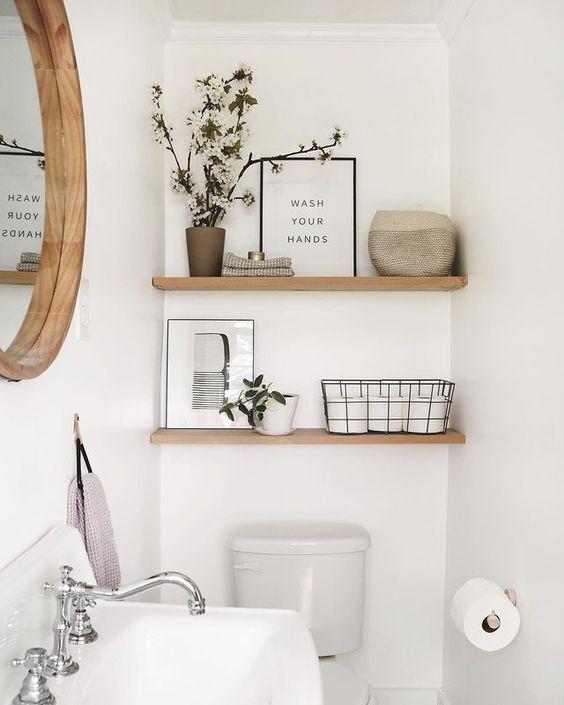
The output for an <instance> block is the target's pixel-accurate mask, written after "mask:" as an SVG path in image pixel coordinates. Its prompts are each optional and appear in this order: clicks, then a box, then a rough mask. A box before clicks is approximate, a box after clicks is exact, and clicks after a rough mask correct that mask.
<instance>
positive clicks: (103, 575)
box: [67, 472, 121, 588]
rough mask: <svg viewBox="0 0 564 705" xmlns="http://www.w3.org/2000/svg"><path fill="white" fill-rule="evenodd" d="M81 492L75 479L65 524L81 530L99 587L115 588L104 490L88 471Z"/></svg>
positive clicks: (117, 576) (113, 552)
mask: <svg viewBox="0 0 564 705" xmlns="http://www.w3.org/2000/svg"><path fill="white" fill-rule="evenodd" d="M82 486H83V491H82V492H81V491H80V488H79V486H78V483H77V481H76V478H74V479H73V480H72V481H71V483H70V485H69V491H68V495H67V524H69V526H74V527H75V529H78V530H79V531H80V534H81V536H82V539H83V541H84V545H85V547H86V553H87V554H88V559H89V560H90V565H91V566H92V570H93V571H94V577H95V578H96V582H97V583H98V585H103V586H104V587H110V588H115V587H119V586H120V584H121V572H120V568H119V559H118V555H117V551H116V544H115V539H114V530H113V528H112V518H111V515H110V510H109V508H108V503H107V501H106V495H105V493H104V488H103V487H102V483H101V482H100V480H99V479H98V477H97V476H96V475H95V474H94V473H91V472H88V473H83V474H82Z"/></svg>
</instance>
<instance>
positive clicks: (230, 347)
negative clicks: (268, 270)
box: [166, 318, 255, 428]
mask: <svg viewBox="0 0 564 705" xmlns="http://www.w3.org/2000/svg"><path fill="white" fill-rule="evenodd" d="M254 328H255V324H254V321H252V320H246V319H245V320H223V319H222V320H216V319H179V318H173V319H169V320H168V321H167V327H166V427H167V428H237V427H246V426H247V419H246V418H245V417H243V418H238V419H236V420H235V421H230V420H229V419H228V418H227V417H226V415H225V414H221V416H220V414H219V410H220V409H221V407H222V406H223V405H224V404H225V403H227V402H229V401H234V400H235V399H237V397H238V396H239V392H240V391H241V390H242V389H243V387H244V384H243V380H244V379H254ZM241 416H242V415H241Z"/></svg>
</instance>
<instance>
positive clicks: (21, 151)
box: [0, 0, 86, 380]
mask: <svg viewBox="0 0 564 705" xmlns="http://www.w3.org/2000/svg"><path fill="white" fill-rule="evenodd" d="M2 28H3V30H4V31H2V32H0V56H1V57H2V67H3V69H4V70H3V72H2V73H3V78H4V83H3V90H2V95H1V96H0V134H1V138H0V376H2V377H5V378H7V379H11V380H22V379H30V378H33V377H36V376H38V375H39V374H41V373H42V372H44V371H45V370H46V369H47V368H48V367H49V365H50V364H51V363H52V362H53V360H54V359H55V357H56V356H57V354H58V352H59V350H60V348H61V345H62V343H63V341H64V339H65V336H66V333H67V330H68V327H69V324H70V321H71V318H72V313H73V310H74V304H75V301H76V296H77V292H78V287H79V284H80V276H81V269H82V258H83V251H84V229H85V216H86V158H85V152H84V124H83V116H82V101H81V94H80V86H79V80H78V71H77V67H76V60H75V55H74V49H73V45H72V38H71V32H70V27H69V24H68V19H67V16H66V12H65V7H64V3H63V2H62V0H14V2H13V3H12V2H11V0H5V2H4V4H3V17H2Z"/></svg>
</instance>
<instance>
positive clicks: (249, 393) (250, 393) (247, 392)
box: [245, 389, 257, 399]
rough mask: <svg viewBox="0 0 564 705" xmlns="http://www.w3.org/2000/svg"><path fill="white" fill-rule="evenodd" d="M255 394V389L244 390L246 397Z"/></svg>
mask: <svg viewBox="0 0 564 705" xmlns="http://www.w3.org/2000/svg"><path fill="white" fill-rule="evenodd" d="M256 395H257V391H256V389H249V390H248V391H246V392H245V397H246V398H247V399H252V398H253V397H254V396H256Z"/></svg>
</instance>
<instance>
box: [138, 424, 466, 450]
mask: <svg viewBox="0 0 564 705" xmlns="http://www.w3.org/2000/svg"><path fill="white" fill-rule="evenodd" d="M151 443H160V444H172V445H174V444H186V445H240V444H247V445H257V446H268V445H358V446H362V445H401V444H404V445H436V444H438V445H444V444H452V443H455V444H459V443H466V437H465V435H464V434H463V433H461V432H460V431H455V430H454V429H451V428H449V430H448V431H447V432H446V433H438V434H417V433H390V434H385V433H365V434H350V435H338V434H334V433H327V431H326V430H325V429H324V428H298V429H297V430H296V431H294V433H292V434H290V435H289V436H262V435H260V434H259V433H256V432H255V431H251V430H250V429H246V428H234V429H223V428H220V429H215V428H207V429H194V428H158V429H157V430H156V431H154V432H153V433H152V434H151Z"/></svg>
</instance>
